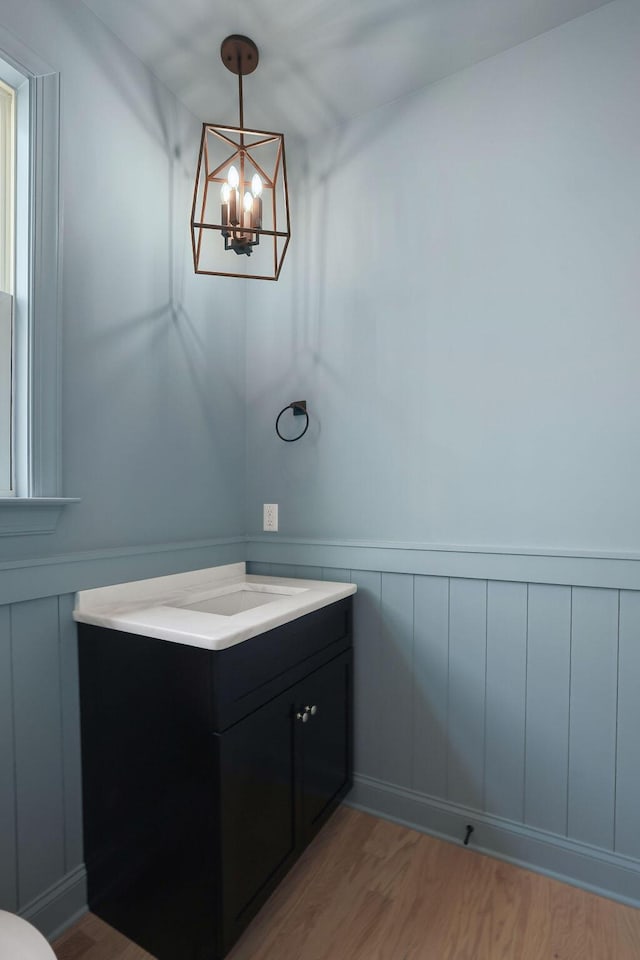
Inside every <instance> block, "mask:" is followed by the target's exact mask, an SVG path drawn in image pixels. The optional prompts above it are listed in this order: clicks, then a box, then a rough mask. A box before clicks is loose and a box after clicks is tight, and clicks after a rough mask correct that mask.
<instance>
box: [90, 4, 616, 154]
mask: <svg viewBox="0 0 640 960" xmlns="http://www.w3.org/2000/svg"><path fill="white" fill-rule="evenodd" d="M85 2H86V3H87V5H88V6H89V7H91V9H92V10H93V11H94V12H95V13H96V14H98V16H99V17H100V18H101V19H102V20H103V21H104V22H105V23H106V24H107V25H108V26H109V27H111V29H112V30H113V31H114V33H116V34H118V35H119V36H120V37H121V38H122V39H123V40H124V42H125V43H126V44H127V45H128V46H129V47H130V48H131V49H132V50H133V51H134V53H135V54H136V55H137V56H138V57H139V58H140V59H141V60H143V61H144V62H145V63H146V64H147V65H148V66H149V67H150V68H151V70H152V71H153V72H154V73H155V74H156V76H158V77H159V78H160V79H161V80H162V81H163V82H164V83H165V84H166V85H167V86H168V87H169V88H170V89H171V90H173V91H174V92H175V93H176V94H177V96H178V97H179V98H180V99H181V100H182V101H183V102H184V103H185V104H186V105H187V106H188V107H189V108H190V110H191V111H192V112H193V113H194V114H195V115H196V116H197V117H198V118H199V119H200V120H203V121H204V120H206V121H212V122H217V123H225V122H226V123H235V122H237V94H236V91H237V81H236V78H235V76H233V74H231V73H229V71H228V70H226V69H225V67H224V66H223V65H222V62H221V61H220V54H219V50H220V43H221V41H222V40H223V39H224V37H225V36H227V35H228V34H230V33H242V34H246V35H247V36H249V37H251V38H252V40H254V41H255V42H256V43H257V45H258V47H259V49H260V65H259V67H258V70H257V71H256V73H254V74H252V75H251V76H249V77H247V78H246V80H245V87H244V89H245V120H246V123H247V125H251V124H255V125H256V126H258V125H259V126H260V128H261V129H272V130H278V131H282V132H284V133H285V134H288V135H295V134H299V135H301V136H312V135H314V134H316V133H318V132H320V131H322V130H325V129H327V128H328V127H329V126H332V125H334V124H336V123H340V122H342V121H344V120H346V119H348V118H350V117H354V116H357V115H358V114H361V113H364V112H366V111H367V110H370V109H372V108H374V107H376V106H379V105H380V104H383V103H388V102H389V101H391V100H394V99H396V98H397V97H400V96H402V95H403V94H406V93H410V92H411V91H413V90H416V89H418V88H419V87H422V86H424V85H425V84H427V83H431V82H433V81H434V80H438V79H441V78H442V77H444V76H447V75H448V74H451V73H454V72H455V71H457V70H460V69H462V68H464V67H467V66H469V65H470V64H472V63H477V62H478V61H479V60H483V59H484V58H485V57H490V56H493V55H494V54H496V53H500V52H501V51H503V50H506V49H508V48H509V47H512V46H514V45H515V44H517V43H522V42H523V41H524V40H529V39H531V38H532V37H535V36H537V35H538V34H540V33H544V32H545V31H546V30H550V29H552V28H553V27H556V26H559V25H560V24H562V23H565V22H566V21H568V20H571V19H573V18H574V17H577V16H580V15H582V14H584V13H588V12H589V11H590V10H594V9H595V8H596V7H600V6H603V5H604V3H606V2H608V0H215V2H213V0H171V2H170V0H85Z"/></svg>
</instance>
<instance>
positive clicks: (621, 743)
mask: <svg viewBox="0 0 640 960" xmlns="http://www.w3.org/2000/svg"><path fill="white" fill-rule="evenodd" d="M618 678H619V680H618V762H617V778H616V830H615V849H616V850H617V851H618V852H619V853H622V854H624V855H625V856H627V857H635V858H636V859H639V860H640V829H639V826H640V825H639V823H638V816H639V815H640V749H639V748H638V742H639V740H640V593H636V592H634V593H631V592H629V591H627V590H623V591H622V592H621V594H620V659H619V667H618Z"/></svg>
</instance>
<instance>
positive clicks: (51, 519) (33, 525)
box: [0, 497, 80, 537]
mask: <svg viewBox="0 0 640 960" xmlns="http://www.w3.org/2000/svg"><path fill="white" fill-rule="evenodd" d="M70 503H80V499H79V498H78V497H0V537H15V536H20V535H21V534H26V533H53V532H54V531H55V529H56V527H57V526H58V520H59V519H60V516H61V514H62V511H63V510H64V508H65V507H67V506H68V505H69V504H70Z"/></svg>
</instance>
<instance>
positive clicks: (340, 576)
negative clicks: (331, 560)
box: [322, 567, 351, 583]
mask: <svg viewBox="0 0 640 960" xmlns="http://www.w3.org/2000/svg"><path fill="white" fill-rule="evenodd" d="M322 579H323V580H328V581H329V582H331V581H332V580H333V581H334V582H335V583H350V582H351V571H350V570H340V569H338V568H337V567H325V568H324V569H323V571H322Z"/></svg>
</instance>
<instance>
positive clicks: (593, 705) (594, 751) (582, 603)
mask: <svg viewBox="0 0 640 960" xmlns="http://www.w3.org/2000/svg"><path fill="white" fill-rule="evenodd" d="M618 604H619V595H618V592H617V591H615V590H595V589H593V588H589V587H577V588H575V587H574V589H573V596H572V602H571V610H572V616H571V686H570V712H569V808H568V835H569V836H570V837H572V838H573V839H575V840H581V841H582V842H583V843H590V844H592V845H593V846H594V847H602V848H603V849H604V850H613V835H614V816H615V790H616V770H615V765H616V728H617V707H618V704H617V699H618V663H617V657H618Z"/></svg>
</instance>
